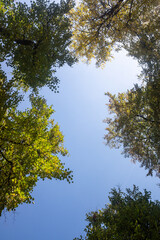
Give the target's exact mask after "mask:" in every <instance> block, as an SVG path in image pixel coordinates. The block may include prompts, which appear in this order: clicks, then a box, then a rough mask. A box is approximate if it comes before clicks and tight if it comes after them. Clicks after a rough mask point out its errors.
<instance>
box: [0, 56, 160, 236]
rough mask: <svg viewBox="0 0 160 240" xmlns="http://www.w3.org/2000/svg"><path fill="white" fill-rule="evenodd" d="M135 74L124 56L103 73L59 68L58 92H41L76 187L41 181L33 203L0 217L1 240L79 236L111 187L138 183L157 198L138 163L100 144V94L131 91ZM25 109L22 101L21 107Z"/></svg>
mask: <svg viewBox="0 0 160 240" xmlns="http://www.w3.org/2000/svg"><path fill="white" fill-rule="evenodd" d="M139 71H140V68H138V67H137V63H136V61H134V60H132V59H131V58H129V57H126V54H125V52H120V53H118V54H115V59H114V60H113V61H112V62H109V63H107V64H106V67H105V69H97V68H96V67H95V65H94V63H93V64H91V65H85V64H83V63H79V64H76V65H74V67H72V68H70V67H68V66H65V67H63V68H61V69H60V70H58V76H59V78H60V79H61V82H60V93H59V94H54V93H53V92H51V91H50V90H49V89H48V88H44V89H43V90H42V91H41V94H42V95H43V96H44V97H45V98H46V99H47V103H48V104H49V105H51V104H52V105H53V108H54V109H55V111H56V112H55V114H54V115H53V118H54V119H55V121H56V122H58V124H59V125H60V128H61V131H62V132H63V134H64V144H65V147H66V148H67V149H68V151H69V153H70V156H69V157H67V158H64V159H62V160H64V161H65V162H66V164H67V166H68V167H69V168H70V169H72V170H73V174H74V183H73V184H68V183H67V182H65V181H56V180H52V181H50V180H45V181H39V182H38V183H37V186H36V187H35V188H34V191H33V196H34V197H35V204H34V205H27V204H23V205H21V206H19V207H18V208H17V211H16V212H15V214H13V213H6V215H4V216H2V217H1V218H0V239H1V240H10V239H12V240H44V239H45V240H72V239H73V238H74V237H78V236H79V235H80V234H83V229H84V227H85V225H86V222H85V214H86V213H87V212H89V211H92V210H93V211H95V210H98V209H100V208H102V207H104V205H105V204H106V203H108V198H107V196H108V193H109V191H110V190H111V188H112V187H116V186H120V187H121V188H122V189H123V190H124V189H125V188H126V187H132V185H133V184H136V185H138V186H139V187H140V190H143V189H144V188H146V189H147V190H150V191H151V192H152V198H153V199H154V200H155V199H157V200H159V198H160V188H159V187H158V186H157V184H158V183H159V180H158V178H155V177H146V174H147V172H146V171H145V170H144V169H142V168H140V167H139V164H133V163H131V162H130V159H127V158H124V157H123V156H122V155H121V150H120V149H119V150H115V149H112V150H111V149H109V148H108V147H107V146H105V144H104V140H103V136H104V134H105V127H106V126H105V124H104V123H103V119H105V118H106V117H107V115H108V112H107V107H106V106H105V104H106V103H107V100H108V99H107V97H106V96H105V95H104V93H105V92H107V91H109V92H111V93H117V92H122V91H126V90H127V89H130V88H132V87H133V83H136V82H137V76H136V75H137V74H138V72H139ZM26 107H28V105H27V102H24V103H23V104H22V105H21V108H23V109H24V108H26Z"/></svg>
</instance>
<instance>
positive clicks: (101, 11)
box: [70, 0, 160, 66]
mask: <svg viewBox="0 0 160 240" xmlns="http://www.w3.org/2000/svg"><path fill="white" fill-rule="evenodd" d="M159 16H160V15H159V1H157V0H152V1H149V0H140V1H136V0H81V1H80V3H79V4H77V6H76V7H75V8H74V9H71V11H70V18H71V21H72V25H73V26H72V28H73V37H72V39H73V43H72V49H73V51H74V52H75V53H76V54H77V56H78V57H85V58H86V59H87V61H90V60H91V59H92V58H96V60H97V65H98V66H99V65H101V64H103V63H105V62H106V61H107V60H110V59H111V57H112V54H111V51H112V49H119V47H124V48H127V44H128V43H129V45H130V44H131V40H132V43H134V46H135V45H136V46H138V45H139V44H141V43H143V45H144V43H145V42H148V41H149V40H150V45H152V40H153V35H152V34H153V32H154V38H155V39H156V40H157V41H158V42H159V32H160V31H159V24H158V23H159ZM153 17H154V21H153ZM146 31H147V32H149V33H150V34H148V35H146ZM153 44H154V43H153ZM132 46H133V44H132ZM127 50H128V49H127Z"/></svg>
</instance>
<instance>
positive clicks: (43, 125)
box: [0, 96, 72, 215]
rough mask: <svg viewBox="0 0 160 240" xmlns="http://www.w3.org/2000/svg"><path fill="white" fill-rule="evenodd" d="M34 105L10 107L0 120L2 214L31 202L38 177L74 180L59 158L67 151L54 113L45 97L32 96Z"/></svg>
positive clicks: (0, 198) (0, 207)
mask: <svg viewBox="0 0 160 240" xmlns="http://www.w3.org/2000/svg"><path fill="white" fill-rule="evenodd" d="M31 104H32V108H31V109H27V110H25V111H18V110H16V108H15V107H12V108H9V109H7V111H6V112H5V114H4V116H3V118H2V119H1V121H0V215H1V213H2V211H3V210H4V209H6V210H8V211H10V210H15V208H16V207H17V206H18V205H19V204H22V203H24V202H25V203H31V202H32V201H33V197H32V196H31V192H32V191H33V187H34V186H35V185H36V182H37V181H38V179H40V178H41V179H43V180H44V179H45V178H48V179H53V178H54V179H60V180H63V179H66V180H67V181H68V182H71V181H72V175H71V171H70V170H69V169H65V168H64V164H63V163H62V162H61V160H60V159H59V156H60V154H61V155H62V156H65V155H66V154H67V150H66V149H65V148H64V147H63V135H62V133H61V132H60V130H59V126H58V125H57V124H55V123H54V121H53V120H51V119H50V117H51V115H52V113H53V112H54V111H53V109H52V108H51V107H48V106H47V104H46V101H45V99H43V98H40V97H34V96H31Z"/></svg>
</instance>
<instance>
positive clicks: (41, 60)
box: [0, 0, 75, 90]
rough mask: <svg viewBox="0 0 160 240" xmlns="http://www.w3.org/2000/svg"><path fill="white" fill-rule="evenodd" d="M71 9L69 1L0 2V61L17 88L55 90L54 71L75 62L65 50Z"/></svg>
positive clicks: (69, 36) (67, 44)
mask: <svg viewBox="0 0 160 240" xmlns="http://www.w3.org/2000/svg"><path fill="white" fill-rule="evenodd" d="M72 7H73V3H72V2H71V1H69V0H68V1H63V0H62V1H61V3H60V4H58V3H55V2H52V3H49V1H48V0H45V1H44V0H36V1H33V2H31V4H30V6H28V5H27V4H26V3H21V2H19V3H16V2H15V1H14V0H10V1H6V0H2V1H0V39H1V41H0V61H1V62H4V61H6V62H7V64H8V65H9V66H11V67H12V68H13V69H14V71H13V73H14V76H15V78H16V81H18V84H20V83H21V84H22V85H23V84H25V85H27V86H29V87H32V88H33V89H34V90H35V89H36V88H37V87H42V86H44V85H48V86H49V87H50V88H51V89H53V90H56V89H57V84H58V79H57V78H56V76H54V73H55V71H56V68H57V67H61V66H63V65H64V64H65V63H67V64H68V65H72V64H73V63H74V61H75V59H74V58H73V57H72V56H71V55H70V52H69V50H68V46H69V44H70V41H71V40H70V38H71V31H70V22H69V19H68V17H67V13H68V11H69V10H70V9H71V8H72Z"/></svg>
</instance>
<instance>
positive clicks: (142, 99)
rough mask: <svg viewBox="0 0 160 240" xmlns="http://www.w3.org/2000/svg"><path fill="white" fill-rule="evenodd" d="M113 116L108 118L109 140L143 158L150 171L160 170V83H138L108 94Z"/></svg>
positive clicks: (134, 159)
mask: <svg viewBox="0 0 160 240" xmlns="http://www.w3.org/2000/svg"><path fill="white" fill-rule="evenodd" d="M107 95H108V97H109V103H108V104H107V106H108V108H109V111H110V113H111V117H110V118H107V119H106V120H105V122H106V123H107V128H106V130H107V134H106V135H105V139H106V143H107V144H109V145H110V146H111V147H116V148H119V147H120V146H123V149H124V151H123V153H124V155H125V156H126V157H131V158H132V160H133V161H134V162H135V161H137V160H138V161H139V162H140V163H141V166H144V167H145V168H146V169H148V174H152V172H153V170H155V171H156V172H157V175H158V173H159V171H160V169H159V164H160V163H159V159H160V148H159V146H160V82H151V83H148V84H147V86H146V87H138V86H137V85H136V86H135V87H134V88H133V89H131V90H128V91H127V93H119V94H118V96H115V95H112V94H110V93H107Z"/></svg>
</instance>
